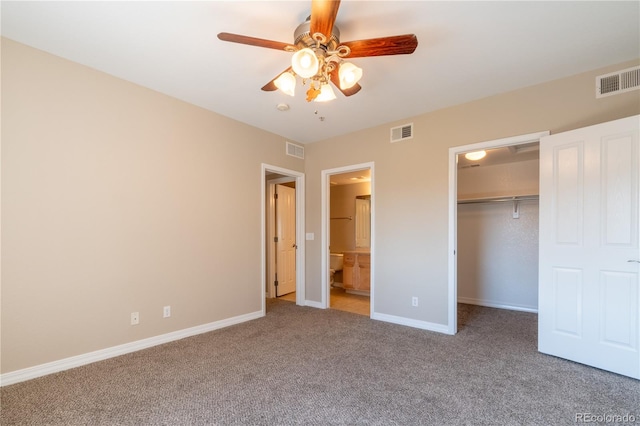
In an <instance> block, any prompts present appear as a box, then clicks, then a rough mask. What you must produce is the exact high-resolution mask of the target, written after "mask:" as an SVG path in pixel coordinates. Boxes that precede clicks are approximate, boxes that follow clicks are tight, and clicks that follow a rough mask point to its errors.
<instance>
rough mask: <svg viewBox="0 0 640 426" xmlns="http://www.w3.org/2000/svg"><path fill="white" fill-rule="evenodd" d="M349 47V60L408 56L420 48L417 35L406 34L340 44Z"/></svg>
mask: <svg viewBox="0 0 640 426" xmlns="http://www.w3.org/2000/svg"><path fill="white" fill-rule="evenodd" d="M340 44H341V45H344V46H348V47H349V49H351V53H350V54H349V55H347V57H348V58H364V57H367V56H386V55H408V54H411V53H413V52H414V51H415V50H416V47H418V38H417V37H416V35H415V34H405V35H399V36H391V37H380V38H370V39H366V40H356V41H347V42H344V43H340Z"/></svg>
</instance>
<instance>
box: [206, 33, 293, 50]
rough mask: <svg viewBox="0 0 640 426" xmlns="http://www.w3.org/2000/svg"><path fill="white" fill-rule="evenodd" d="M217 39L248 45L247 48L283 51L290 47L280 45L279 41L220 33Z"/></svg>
mask: <svg viewBox="0 0 640 426" xmlns="http://www.w3.org/2000/svg"><path fill="white" fill-rule="evenodd" d="M218 38H219V39H220V40H222V41H230V42H232V43H240V44H248V45H249V46H257V47H266V48H269V49H276V50H285V48H286V47H287V46H291V45H290V44H287V43H282V42H280V41H273V40H265V39H262V38H255V37H249V36H244V35H240V34H231V33H220V34H218Z"/></svg>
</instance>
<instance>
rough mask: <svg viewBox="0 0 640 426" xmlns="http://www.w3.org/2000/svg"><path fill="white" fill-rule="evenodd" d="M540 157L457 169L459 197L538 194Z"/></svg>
mask: <svg viewBox="0 0 640 426" xmlns="http://www.w3.org/2000/svg"><path fill="white" fill-rule="evenodd" d="M539 168H540V161H539V160H537V159H536V160H527V161H517V162H514V163H504V164H495V165H493V166H482V167H469V168H466V169H464V168H463V169H459V170H458V199H465V198H483V197H501V196H505V195H507V196H514V195H531V194H538V192H539V183H538V179H539V177H540V172H539Z"/></svg>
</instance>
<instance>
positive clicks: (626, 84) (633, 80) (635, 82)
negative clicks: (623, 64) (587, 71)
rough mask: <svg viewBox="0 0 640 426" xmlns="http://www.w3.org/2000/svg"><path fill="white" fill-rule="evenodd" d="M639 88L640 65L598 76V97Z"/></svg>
mask: <svg viewBox="0 0 640 426" xmlns="http://www.w3.org/2000/svg"><path fill="white" fill-rule="evenodd" d="M638 89H640V67H633V68H627V69H625V70H622V71H616V72H612V73H610V74H605V75H599V76H598V77H596V98H603V97H605V96H611V95H617V94H619V93H624V92H630V91H631V90H638Z"/></svg>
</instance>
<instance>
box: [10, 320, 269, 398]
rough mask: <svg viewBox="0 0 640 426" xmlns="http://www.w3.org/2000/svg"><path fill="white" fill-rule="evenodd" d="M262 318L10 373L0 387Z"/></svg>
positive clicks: (213, 324) (220, 324)
mask: <svg viewBox="0 0 640 426" xmlns="http://www.w3.org/2000/svg"><path fill="white" fill-rule="evenodd" d="M262 316H264V313H263V312H262V311H257V312H252V313H249V314H244V315H239V316H237V317H232V318H227V319H224V320H220V321H215V322H211V323H208V324H203V325H198V326H195V327H190V328H185V329H184V330H178V331H173V332H171V333H167V334H161V335H159V336H154V337H149V338H147V339H142V340H138V341H135V342H131V343H125V344H123V345H118V346H113V347H111V348H106V349H100V350H98V351H95V352H89V353H86V354H82V355H76V356H72V357H69V358H64V359H61V360H58V361H53V362H48V363H46V364H41V365H36V366H34V367H29V368H25V369H22V370H16V371H11V372H9V373H4V374H2V375H0V387H1V386H8V385H12V384H14V383H19V382H24V381H26V380H30V379H35V378H36V377H42V376H46V375H48V374H52V373H57V372H59V371H64V370H69V369H71V368H76V367H80V366H82V365H86V364H91V363H93V362H96V361H102V360H105V359H108V358H113V357H116V356H120V355H124V354H128V353H131V352H136V351H139V350H142V349H146V348H150V347H152V346H157V345H162V344H163V343H169V342H173V341H175V340H180V339H184V338H185V337H191V336H195V335H197V334H202V333H207V332H209V331H213V330H217V329H220V328H224V327H229V326H230V325H235V324H240V323H242V322H246V321H250V320H253V319H257V318H260V317H262Z"/></svg>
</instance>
